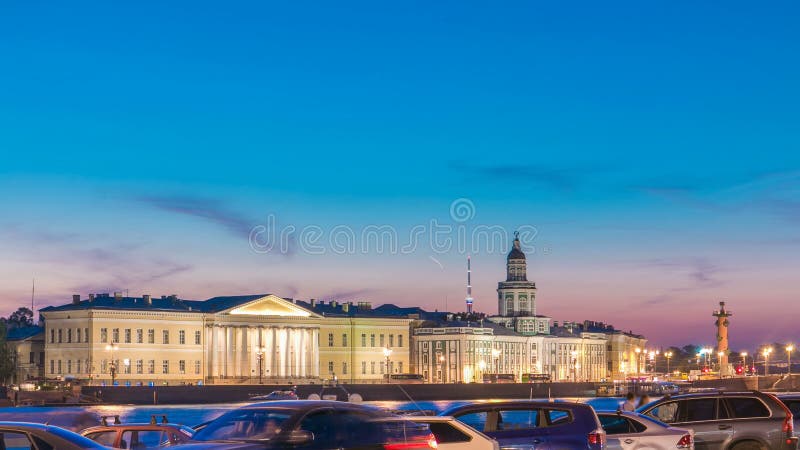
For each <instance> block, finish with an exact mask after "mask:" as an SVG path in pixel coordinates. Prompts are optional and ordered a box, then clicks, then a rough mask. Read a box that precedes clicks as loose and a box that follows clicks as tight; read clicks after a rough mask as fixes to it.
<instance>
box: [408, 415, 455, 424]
mask: <svg viewBox="0 0 800 450" xmlns="http://www.w3.org/2000/svg"><path fill="white" fill-rule="evenodd" d="M403 419H407V420H410V421H412V422H424V423H427V422H451V421H455V420H456V419H455V417H453V416H403Z"/></svg>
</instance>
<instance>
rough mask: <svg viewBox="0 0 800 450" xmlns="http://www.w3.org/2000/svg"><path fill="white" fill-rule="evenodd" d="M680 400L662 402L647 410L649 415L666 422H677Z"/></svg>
mask: <svg viewBox="0 0 800 450" xmlns="http://www.w3.org/2000/svg"><path fill="white" fill-rule="evenodd" d="M677 413H678V402H667V403H662V404H660V405H658V406H656V407H655V408H653V409H651V410H650V411H648V412H647V415H648V416H650V417H653V418H655V419H658V420H660V421H661V422H664V423H675V422H677V421H678V417H677Z"/></svg>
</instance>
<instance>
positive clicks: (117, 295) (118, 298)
mask: <svg viewBox="0 0 800 450" xmlns="http://www.w3.org/2000/svg"><path fill="white" fill-rule="evenodd" d="M121 301H122V292H114V303H119V302H121Z"/></svg>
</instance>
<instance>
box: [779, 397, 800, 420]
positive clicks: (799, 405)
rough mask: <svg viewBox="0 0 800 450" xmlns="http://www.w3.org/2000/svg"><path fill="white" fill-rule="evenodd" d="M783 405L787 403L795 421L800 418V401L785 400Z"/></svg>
mask: <svg viewBox="0 0 800 450" xmlns="http://www.w3.org/2000/svg"><path fill="white" fill-rule="evenodd" d="M783 403H785V404H786V406H787V407H788V408H789V411H791V412H792V415H793V416H794V420H797V419H798V418H800V400H784V401H783Z"/></svg>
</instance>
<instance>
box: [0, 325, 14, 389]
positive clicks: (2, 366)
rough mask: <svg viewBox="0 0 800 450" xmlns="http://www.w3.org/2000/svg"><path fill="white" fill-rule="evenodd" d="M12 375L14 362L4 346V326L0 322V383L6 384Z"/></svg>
mask: <svg viewBox="0 0 800 450" xmlns="http://www.w3.org/2000/svg"><path fill="white" fill-rule="evenodd" d="M12 375H14V361H12V355H11V351H9V349H8V346H7V345H6V325H5V323H3V322H0V382H2V383H4V384H5V383H7V382H8V380H10V379H11V377H12Z"/></svg>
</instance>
